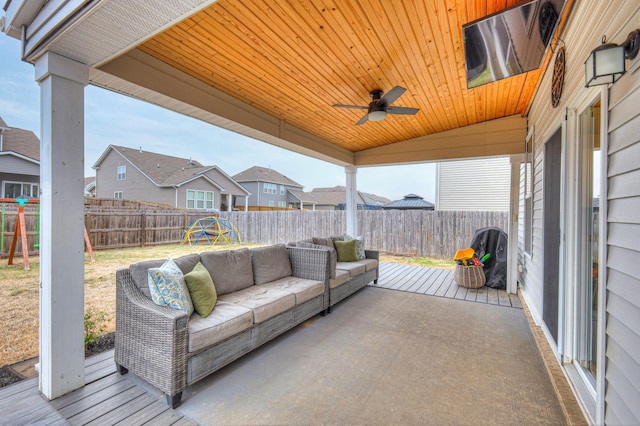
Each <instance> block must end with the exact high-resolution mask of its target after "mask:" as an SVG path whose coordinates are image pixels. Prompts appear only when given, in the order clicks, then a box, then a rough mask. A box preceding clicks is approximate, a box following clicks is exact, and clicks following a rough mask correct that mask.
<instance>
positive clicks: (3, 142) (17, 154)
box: [0, 117, 40, 198]
mask: <svg viewBox="0 0 640 426" xmlns="http://www.w3.org/2000/svg"><path fill="white" fill-rule="evenodd" d="M0 184H1V185H2V186H1V187H0V198H18V197H28V198H40V140H39V139H38V138H37V136H36V135H35V134H34V133H33V132H32V131H30V130H24V129H18V128H16V127H10V126H9V125H7V123H6V122H5V121H4V120H3V119H2V117H0Z"/></svg>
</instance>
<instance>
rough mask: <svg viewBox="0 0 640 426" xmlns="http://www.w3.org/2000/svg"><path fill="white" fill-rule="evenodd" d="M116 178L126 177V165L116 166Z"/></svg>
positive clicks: (122, 178)
mask: <svg viewBox="0 0 640 426" xmlns="http://www.w3.org/2000/svg"><path fill="white" fill-rule="evenodd" d="M116 178H117V180H126V179H127V166H118V171H117V173H116Z"/></svg>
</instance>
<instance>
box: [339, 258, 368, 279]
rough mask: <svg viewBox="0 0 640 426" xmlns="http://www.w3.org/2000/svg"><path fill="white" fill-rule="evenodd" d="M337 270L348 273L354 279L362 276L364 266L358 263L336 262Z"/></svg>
mask: <svg viewBox="0 0 640 426" xmlns="http://www.w3.org/2000/svg"><path fill="white" fill-rule="evenodd" d="M336 268H337V269H341V270H343V271H347V272H349V276H352V277H355V276H356V275H360V274H364V272H365V270H366V269H365V265H364V264H362V263H360V261H355V262H338V263H337V264H336Z"/></svg>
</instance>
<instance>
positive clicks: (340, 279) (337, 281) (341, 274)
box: [329, 269, 351, 288]
mask: <svg viewBox="0 0 640 426" xmlns="http://www.w3.org/2000/svg"><path fill="white" fill-rule="evenodd" d="M349 278H351V276H350V275H349V271H344V270H342V269H336V277H335V278H332V279H330V280H329V287H330V288H336V287H339V286H341V285H342V284H344V283H346V282H347V281H349Z"/></svg>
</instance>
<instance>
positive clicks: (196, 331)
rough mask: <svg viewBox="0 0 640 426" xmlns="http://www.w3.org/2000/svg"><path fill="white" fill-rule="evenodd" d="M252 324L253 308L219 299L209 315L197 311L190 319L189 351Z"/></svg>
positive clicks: (217, 340)
mask: <svg viewBox="0 0 640 426" xmlns="http://www.w3.org/2000/svg"><path fill="white" fill-rule="evenodd" d="M252 326H253V312H252V311H251V309H248V308H245V307H242V306H238V305H234V304H232V303H226V302H223V301H220V300H219V301H218V303H216V308H215V309H214V310H213V312H211V315H209V316H208V317H206V318H203V317H201V316H200V315H198V314H197V313H195V314H193V315H192V316H191V318H190V319H189V352H196V351H198V350H200V349H204V348H206V347H209V346H211V345H213V344H215V343H218V342H221V341H223V340H224V339H227V338H229V337H231V336H235V335H236V334H238V333H240V332H242V331H244V330H247V329H249V328H251V327H252Z"/></svg>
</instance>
